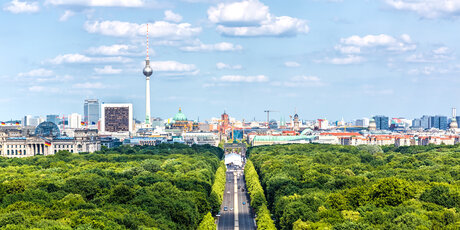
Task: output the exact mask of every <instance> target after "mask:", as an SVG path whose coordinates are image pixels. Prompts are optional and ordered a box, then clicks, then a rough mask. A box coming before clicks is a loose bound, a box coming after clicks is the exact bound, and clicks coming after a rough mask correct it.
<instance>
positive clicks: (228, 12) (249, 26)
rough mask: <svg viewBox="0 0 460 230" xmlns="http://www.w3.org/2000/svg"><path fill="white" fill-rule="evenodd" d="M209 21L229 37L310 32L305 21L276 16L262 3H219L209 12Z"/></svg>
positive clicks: (255, 1)
mask: <svg viewBox="0 0 460 230" xmlns="http://www.w3.org/2000/svg"><path fill="white" fill-rule="evenodd" d="M208 19H209V20H210V21H211V22H213V23H215V24H218V26H217V31H219V32H220V33H222V34H224V35H227V36H242V37H252V36H295V35H297V34H306V33H308V31H309V28H308V26H307V22H306V21H305V20H302V19H298V18H292V17H289V16H280V17H277V16H274V15H272V14H270V11H269V8H268V6H266V5H264V4H263V3H261V2H259V1H258V0H245V1H241V2H233V3H219V4H218V5H217V6H216V7H210V8H209V9H208Z"/></svg>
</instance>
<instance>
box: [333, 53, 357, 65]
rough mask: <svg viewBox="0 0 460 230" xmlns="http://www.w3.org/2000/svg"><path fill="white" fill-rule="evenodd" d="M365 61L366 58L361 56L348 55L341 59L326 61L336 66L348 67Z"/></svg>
mask: <svg viewBox="0 0 460 230" xmlns="http://www.w3.org/2000/svg"><path fill="white" fill-rule="evenodd" d="M363 61H364V58H363V57H361V56H355V55H348V56H346V57H341V58H332V59H326V62H328V63H331V64H335V65H348V64H357V63H361V62H363Z"/></svg>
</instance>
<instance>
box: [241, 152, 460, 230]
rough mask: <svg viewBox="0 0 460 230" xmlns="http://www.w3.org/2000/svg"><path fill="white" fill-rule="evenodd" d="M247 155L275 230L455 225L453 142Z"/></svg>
mask: <svg viewBox="0 0 460 230" xmlns="http://www.w3.org/2000/svg"><path fill="white" fill-rule="evenodd" d="M249 154H250V159H251V161H252V162H253V164H254V166H255V169H256V171H257V173H258V176H259V178H260V182H261V184H262V187H263V190H264V193H265V196H266V199H267V202H268V208H269V210H270V212H271V214H272V217H273V218H274V219H275V224H276V227H277V228H278V229H282V230H285V229H288V230H290V229H295V230H301V229H302V230H304V229H340V230H345V229H460V146H458V145H455V146H413V147H400V148H395V147H384V148H383V149H382V148H380V147H378V146H358V147H353V146H338V145H319V144H308V145H300V144H296V145H275V146H259V147H254V148H252V149H250V152H249ZM253 202H254V201H251V204H252V203H253Z"/></svg>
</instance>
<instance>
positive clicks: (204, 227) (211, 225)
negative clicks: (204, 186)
mask: <svg viewBox="0 0 460 230" xmlns="http://www.w3.org/2000/svg"><path fill="white" fill-rule="evenodd" d="M226 170H227V167H226V166H225V164H224V162H223V161H221V162H220V166H219V168H218V169H217V171H216V176H215V179H214V184H213V185H212V188H211V197H210V199H211V200H212V201H213V202H212V203H213V204H214V205H213V206H212V213H214V214H217V213H218V212H219V210H220V206H221V204H222V200H223V198H224V191H225V183H226V179H227V177H226V176H225V172H226ZM216 228H217V226H216V224H215V220H214V217H213V216H212V214H211V212H208V214H206V215H205V216H204V217H203V220H202V221H201V223H200V225H199V226H198V230H215V229H216Z"/></svg>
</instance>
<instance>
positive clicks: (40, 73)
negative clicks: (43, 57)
mask: <svg viewBox="0 0 460 230" xmlns="http://www.w3.org/2000/svg"><path fill="white" fill-rule="evenodd" d="M53 75H54V72H53V71H52V70H48V69H43V68H40V69H34V70H31V71H29V72H25V73H19V74H18V76H20V77H49V76H53Z"/></svg>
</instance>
